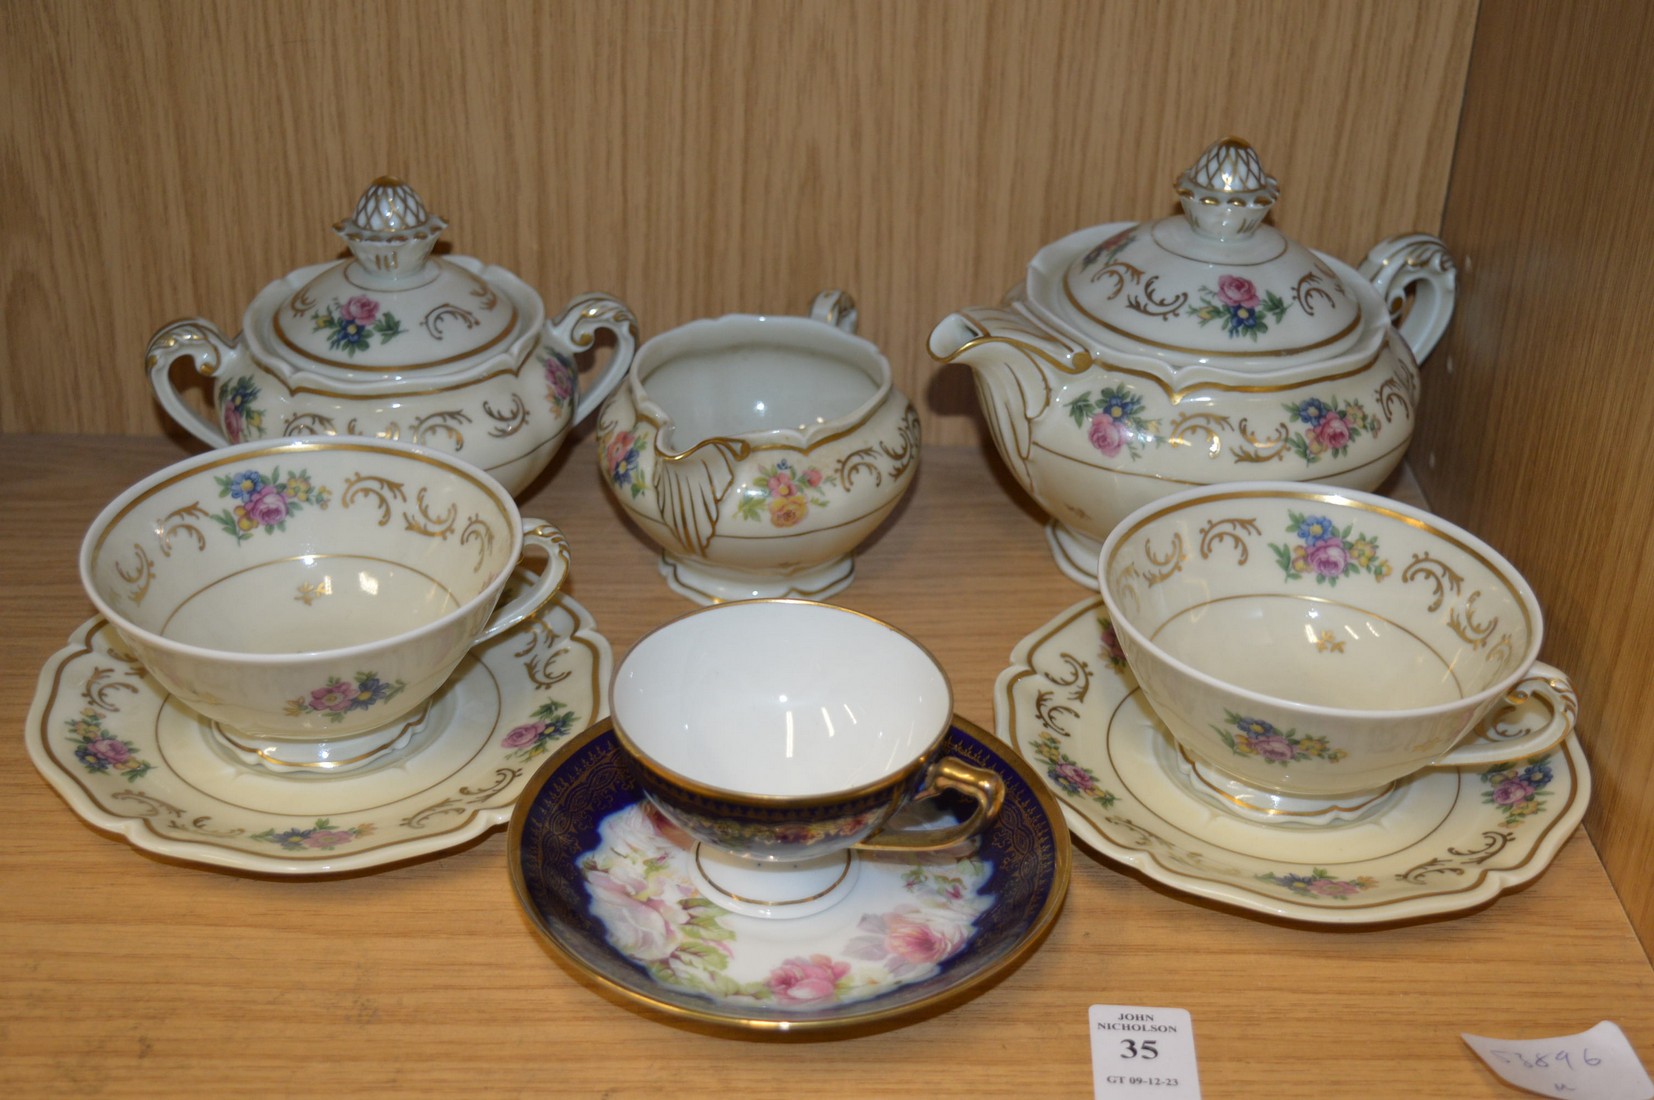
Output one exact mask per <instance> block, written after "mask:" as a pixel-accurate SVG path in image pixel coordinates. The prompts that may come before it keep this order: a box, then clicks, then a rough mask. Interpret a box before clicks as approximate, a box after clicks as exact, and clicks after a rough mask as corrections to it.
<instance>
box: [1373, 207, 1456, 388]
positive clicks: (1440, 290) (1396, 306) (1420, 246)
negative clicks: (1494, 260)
mask: <svg viewBox="0 0 1654 1100" xmlns="http://www.w3.org/2000/svg"><path fill="white" fill-rule="evenodd" d="M1361 274H1363V275H1365V276H1366V277H1367V278H1368V279H1371V280H1372V283H1373V285H1374V286H1376V287H1377V288H1378V292H1379V293H1380V294H1382V295H1383V296H1384V304H1385V305H1386V306H1388V307H1389V309H1390V316H1391V318H1392V319H1394V318H1396V317H1399V316H1400V315H1401V310H1402V306H1403V304H1404V303H1405V301H1406V298H1407V292H1408V291H1412V293H1413V307H1412V309H1410V310H1408V312H1407V317H1406V319H1405V320H1403V321H1402V322H1401V338H1402V339H1403V340H1405V341H1407V346H1408V347H1410V348H1412V349H1413V358H1414V359H1415V360H1417V361H1418V362H1420V363H1423V362H1424V358H1425V356H1427V355H1429V354H1430V351H1431V349H1433V348H1434V347H1435V346H1436V342H1437V341H1438V340H1440V339H1441V338H1442V333H1444V332H1446V331H1447V323H1448V321H1450V320H1452V318H1453V300H1454V297H1455V296H1456V294H1457V291H1458V281H1459V276H1458V271H1457V270H1456V269H1455V268H1454V266H1453V256H1452V254H1451V253H1449V252H1448V251H1447V246H1446V245H1445V244H1443V243H1442V242H1441V241H1440V240H1439V239H1438V238H1436V237H1432V236H1431V235H1430V234H1428V233H1407V234H1404V235H1402V236H1400V237H1390V238H1388V239H1386V240H1382V241H1379V242H1378V243H1377V244H1376V245H1374V246H1373V250H1372V251H1371V252H1369V253H1367V258H1366V259H1365V260H1362V261H1361Z"/></svg>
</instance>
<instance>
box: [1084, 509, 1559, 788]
mask: <svg viewBox="0 0 1654 1100" xmlns="http://www.w3.org/2000/svg"><path fill="white" fill-rule="evenodd" d="M1100 580H1101V588H1102V593H1103V597H1104V599H1105V601H1106V603H1107V607H1108V613H1109V616H1110V618H1111V620H1112V622H1113V626H1114V630H1115V634H1116V636H1117V637H1118V639H1119V642H1120V645H1121V647H1122V648H1123V650H1124V652H1125V656H1126V660H1127V662H1128V663H1129V665H1130V667H1131V670H1132V672H1133V673H1134V674H1135V675H1136V677H1137V681H1138V683H1139V685H1140V686H1141V687H1142V689H1143V692H1144V695H1145V696H1146V697H1147V699H1148V702H1149V703H1150V705H1151V706H1152V707H1153V709H1154V711H1155V713H1156V714H1157V715H1158V716H1159V717H1160V718H1161V719H1162V720H1163V721H1164V723H1165V725H1166V727H1167V729H1168V730H1169V731H1170V732H1171V734H1172V736H1173V737H1174V738H1175V739H1176V741H1177V743H1178V745H1179V746H1180V747H1181V748H1182V749H1183V751H1184V752H1185V753H1186V754H1187V755H1188V756H1189V757H1191V758H1192V759H1193V760H1194V761H1196V762H1197V764H1204V765H1206V766H1208V767H1210V768H1211V769H1215V770H1216V771H1217V772H1218V773H1221V776H1222V777H1223V778H1226V779H1233V780H1239V781H1240V784H1239V785H1238V786H1236V787H1231V788H1230V789H1229V791H1228V792H1227V793H1230V794H1236V793H1237V792H1239V794H1240V800H1241V801H1242V802H1243V803H1245V804H1247V805H1251V806H1253V808H1260V807H1261V806H1265V805H1268V804H1271V799H1270V797H1269V795H1270V793H1271V792H1273V793H1275V794H1281V795H1286V796H1294V797H1297V798H1299V799H1307V800H1311V801H1312V802H1313V801H1314V800H1326V801H1328V802H1329V803H1339V804H1344V805H1359V804H1360V802H1361V799H1362V797H1363V796H1366V795H1371V794H1373V793H1374V792H1379V791H1382V790H1383V789H1385V787H1386V786H1387V785H1389V784H1392V783H1394V782H1395V781H1396V780H1399V779H1402V778H1404V777H1406V776H1408V775H1411V774H1412V773H1414V772H1416V771H1418V770H1420V769H1422V768H1426V767H1429V766H1431V765H1435V764H1443V765H1474V764H1492V763H1498V762H1502V761H1506V760H1511V759H1516V758H1519V757H1522V756H1524V755H1528V754H1533V753H1538V752H1541V751H1543V750H1544V749H1547V748H1549V747H1551V746H1552V745H1554V744H1556V743H1557V742H1558V741H1560V740H1562V738H1564V737H1565V736H1566V735H1567V734H1568V732H1569V730H1570V729H1572V727H1573V718H1574V714H1575V711H1576V709H1577V702H1576V698H1575V695H1574V692H1573V688H1572V685H1571V684H1570V683H1569V681H1568V678H1567V677H1566V676H1565V675H1564V674H1563V673H1561V672H1559V671H1558V670H1556V669H1554V668H1552V667H1551V666H1549V665H1546V664H1543V663H1541V662H1539V661H1538V660H1537V659H1536V658H1537V655H1538V653H1539V645H1540V640H1541V638H1542V634H1543V630H1542V623H1541V618H1540V609H1539V603H1538V601H1537V600H1536V599H1535V598H1534V594H1533V591H1532V590H1531V589H1530V588H1529V586H1528V584H1527V582H1526V581H1525V580H1523V579H1522V577H1521V575H1520V574H1518V573H1517V572H1516V570H1515V569H1514V568H1513V567H1512V566H1511V564H1510V563H1509V562H1507V561H1506V560H1505V559H1504V558H1502V557H1500V556H1499V555H1498V554H1497V553H1495V552H1494V550H1493V549H1492V548H1491V547H1489V546H1488V545H1487V544H1486V543H1484V542H1482V541H1481V540H1479V539H1477V538H1476V537H1474V536H1473V535H1471V534H1469V533H1468V532H1466V531H1464V530H1462V529H1460V528H1458V527H1455V526H1454V525H1452V524H1450V523H1447V522H1446V521H1444V520H1441V519H1439V518H1437V517H1435V516H1433V515H1430V514H1429V513H1427V512H1423V511H1420V510H1419V509H1416V508H1411V507H1408V506H1406V505H1404V504H1400V503H1397V502H1396V501H1393V500H1389V499H1386V498H1383V497H1379V496H1374V495H1371V494H1368V493H1360V492H1354V491H1350V490H1340V489H1333V488H1328V487H1321V486H1314V485H1304V484H1302V483H1290V482H1240V483H1236V484H1232V485H1224V486H1213V487H1209V488H1201V489H1196V490H1192V491H1189V492H1184V493H1179V494H1176V495H1174V496H1171V497H1167V498H1164V499H1162V500H1159V501H1156V502H1154V503H1153V504H1151V505H1149V506H1147V507H1144V508H1142V509H1140V510H1138V511H1137V512H1135V513H1133V514H1132V515H1130V516H1128V517H1127V518H1126V519H1125V520H1124V521H1122V522H1121V524H1120V525H1119V527H1117V528H1116V529H1115V530H1114V532H1113V533H1112V534H1111V535H1110V536H1109V538H1108V539H1107V541H1106V542H1105V543H1104V545H1103V551H1102V558H1101V562H1100ZM1529 695H1532V696H1535V697H1537V698H1538V699H1540V700H1541V701H1542V702H1544V703H1545V704H1547V705H1548V710H1549V716H1548V721H1546V722H1545V723H1544V724H1543V725H1541V726H1540V727H1538V728H1536V729H1524V730H1515V731H1512V730H1507V729H1504V728H1503V727H1501V726H1500V725H1499V724H1498V723H1497V721H1496V719H1497V712H1498V709H1499V708H1500V707H1501V706H1502V705H1503V704H1504V703H1505V701H1506V700H1507V698H1511V699H1525V698H1527V697H1528V696H1529ZM1478 732H1480V733H1482V734H1483V735H1484V736H1482V737H1479V738H1476V737H1473V735H1475V734H1477V733H1478ZM1248 787H1249V788H1254V789H1256V792H1257V794H1258V797H1257V798H1255V799H1251V798H1248V797H1247V791H1246V788H1248Z"/></svg>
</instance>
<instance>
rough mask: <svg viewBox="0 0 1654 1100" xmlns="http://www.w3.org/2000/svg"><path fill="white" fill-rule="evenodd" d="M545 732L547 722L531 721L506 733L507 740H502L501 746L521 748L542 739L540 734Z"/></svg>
mask: <svg viewBox="0 0 1654 1100" xmlns="http://www.w3.org/2000/svg"><path fill="white" fill-rule="evenodd" d="M545 732H546V724H545V723H544V722H530V723H529V724H528V725H526V726H518V727H517V728H516V729H514V730H512V731H511V732H510V733H508V734H506V735H505V740H503V741H501V742H500V747H501V748H507V749H520V748H523V747H524V746H526V745H532V744H534V742H536V741H538V740H539V739H540V735H541V734H543V733H545Z"/></svg>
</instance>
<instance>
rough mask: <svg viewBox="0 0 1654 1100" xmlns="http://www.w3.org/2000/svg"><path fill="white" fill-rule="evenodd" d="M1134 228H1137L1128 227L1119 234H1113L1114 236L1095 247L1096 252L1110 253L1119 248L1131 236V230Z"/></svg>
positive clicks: (1134, 227)
mask: <svg viewBox="0 0 1654 1100" xmlns="http://www.w3.org/2000/svg"><path fill="white" fill-rule="evenodd" d="M1136 228H1137V227H1136V226H1135V225H1133V226H1129V227H1128V228H1125V229H1122V230H1120V232H1118V233H1116V234H1114V236H1112V237H1110V238H1109V239H1108V240H1106V241H1104V242H1103V243H1102V244H1100V245H1098V246H1097V251H1098V252H1108V251H1111V250H1112V249H1116V248H1119V247H1120V246H1121V245H1123V244H1125V243H1126V240H1127V239H1128V238H1129V237H1130V236H1131V234H1132V230H1134V229H1136Z"/></svg>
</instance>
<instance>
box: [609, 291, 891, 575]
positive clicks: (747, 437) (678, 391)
mask: <svg viewBox="0 0 1654 1100" xmlns="http://www.w3.org/2000/svg"><path fill="white" fill-rule="evenodd" d="M855 327H856V309H855V305H854V303H853V302H852V301H851V300H850V298H849V296H848V295H846V294H843V293H840V292H837V291H828V292H825V293H823V294H820V295H818V296H817V297H816V300H815V303H814V305H813V306H812V308H811V314H810V316H809V317H761V316H752V315H745V314H732V315H730V316H727V317H720V318H717V319H714V320H701V321H694V322H691V323H690V324H687V325H684V326H682V327H681V328H676V329H673V330H672V331H670V332H665V333H662V334H660V335H659V336H656V337H654V338H652V339H650V340H649V341H648V342H647V343H646V344H644V346H643V347H642V348H641V349H639V351H638V354H637V358H636V360H635V361H634V362H633V364H632V369H631V371H630V372H629V373H628V375H627V377H626V381H625V384H624V385H622V386H621V387H620V388H619V389H617V390H616V391H615V393H614V396H613V397H611V398H610V399H609V401H608V403H607V404H606V405H605V406H604V408H603V411H602V413H601V414H599V416H598V422H597V430H598V443H599V459H598V461H599V463H600V464H601V467H602V472H603V477H604V481H605V482H606V484H607V485H608V486H609V490H610V492H611V493H612V494H613V495H614V498H615V500H616V501H618V502H619V504H620V506H621V507H622V508H623V509H624V510H625V512H626V514H627V515H628V516H629V517H630V518H631V519H632V520H633V521H635V522H636V523H637V524H638V526H639V527H641V528H642V529H643V530H644V531H645V532H646V533H647V534H648V535H649V537H650V538H651V539H653V540H654V541H655V542H657V543H659V544H660V546H661V549H662V556H661V561H660V570H661V573H662V575H663V576H664V577H665V578H666V582H667V584H668V585H670V586H671V587H672V589H673V590H674V591H677V592H679V593H680V594H682V595H684V596H687V597H689V598H690V599H692V600H695V601H696V602H698V603H703V604H705V603H715V602H717V601H719V600H738V599H752V598H759V597H777V596H802V597H806V598H810V599H825V598H826V597H828V596H830V595H832V594H834V593H836V592H839V591H841V590H843V588H844V587H845V586H846V585H848V584H849V583H850V580H851V577H852V574H853V573H854V568H855V563H854V560H853V558H852V551H853V550H854V549H855V548H856V547H857V546H858V545H859V544H860V543H861V541H862V540H863V539H865V538H866V537H867V536H868V535H869V534H871V533H872V532H873V529H874V528H876V527H877V526H878V525H879V524H880V523H881V522H882V521H883V520H884V518H885V517H886V516H887V515H889V514H890V511H891V509H893V508H894V507H895V506H896V502H897V501H898V500H899V499H900V498H901V496H902V494H903V493H904V492H905V491H906V490H907V487H908V486H909V485H910V484H911V483H912V481H913V475H914V471H915V469H916V468H917V465H918V461H919V416H918V413H917V412H915V411H914V408H913V404H912V403H911V402H910V401H909V400H908V399H907V398H906V397H905V396H904V395H903V394H902V393H901V392H900V391H898V390H896V389H895V388H894V387H892V385H891V381H890V364H889V362H888V361H887V360H886V359H885V357H884V356H883V355H882V354H881V353H880V352H879V349H878V348H877V347H875V346H874V345H873V344H871V343H869V342H868V341H866V340H863V339H861V338H860V337H858V336H856V335H855V334H854V333H855Z"/></svg>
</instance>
